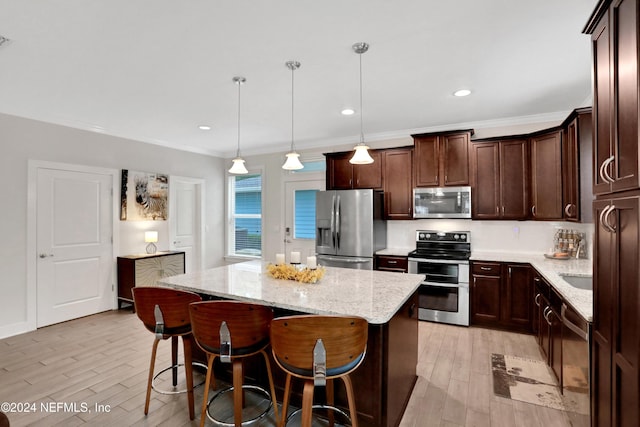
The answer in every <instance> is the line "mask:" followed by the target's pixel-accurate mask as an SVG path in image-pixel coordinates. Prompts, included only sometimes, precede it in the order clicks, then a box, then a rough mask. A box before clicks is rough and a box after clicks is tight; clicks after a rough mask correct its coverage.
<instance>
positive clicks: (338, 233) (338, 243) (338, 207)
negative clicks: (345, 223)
mask: <svg viewBox="0 0 640 427" xmlns="http://www.w3.org/2000/svg"><path fill="white" fill-rule="evenodd" d="M341 226H342V218H340V195H338V203H337V205H336V241H337V242H336V243H337V246H336V249H340V229H341V228H342V227H341Z"/></svg>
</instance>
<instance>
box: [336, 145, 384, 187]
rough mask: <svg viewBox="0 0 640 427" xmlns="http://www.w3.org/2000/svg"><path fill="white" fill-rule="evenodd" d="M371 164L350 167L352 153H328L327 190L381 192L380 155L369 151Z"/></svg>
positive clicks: (375, 151)
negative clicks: (358, 189) (368, 189)
mask: <svg viewBox="0 0 640 427" xmlns="http://www.w3.org/2000/svg"><path fill="white" fill-rule="evenodd" d="M369 154H370V155H371V157H373V163H371V164H368V165H352V164H351V163H349V160H350V159H351V157H353V152H352V151H349V152H346V153H344V152H342V153H330V154H326V157H327V190H349V189H352V188H372V189H375V190H382V154H381V152H380V151H378V150H369Z"/></svg>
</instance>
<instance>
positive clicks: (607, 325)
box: [585, 0, 640, 427]
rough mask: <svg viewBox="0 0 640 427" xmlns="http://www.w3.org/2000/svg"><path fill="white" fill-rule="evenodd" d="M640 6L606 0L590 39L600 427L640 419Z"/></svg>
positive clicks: (595, 393) (595, 395)
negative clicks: (639, 63) (639, 152)
mask: <svg viewBox="0 0 640 427" xmlns="http://www.w3.org/2000/svg"><path fill="white" fill-rule="evenodd" d="M639 15H640V0H601V1H600V2H599V3H598V5H597V6H596V9H595V11H594V12H593V14H592V16H591V18H590V19H589V22H588V23H587V26H586V27H585V32H586V33H588V34H591V42H592V51H593V84H594V88H593V102H594V106H593V107H594V108H593V124H594V146H593V151H594V153H593V159H594V163H593V168H594V170H593V190H594V194H595V195H596V200H595V201H594V204H593V207H594V220H595V221H596V227H595V232H596V236H595V246H594V283H593V299H594V318H593V328H592V340H591V370H592V396H591V402H592V420H593V425H595V426H634V427H636V426H637V425H638V420H639V419H640V369H639V368H640V247H639V245H640V180H639V177H640V174H639V169H638V146H639V145H640V140H639V139H638V135H639V130H640V129H639V111H638V108H639V107H638V102H639V101H640V97H639V93H640V78H639V75H638V71H639V69H638V56H639V55H638V53H639V48H640V43H639V39H640V36H639V28H638V26H639V25H640V20H639Z"/></svg>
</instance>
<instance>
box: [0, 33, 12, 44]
mask: <svg viewBox="0 0 640 427" xmlns="http://www.w3.org/2000/svg"><path fill="white" fill-rule="evenodd" d="M10 41H11V39H8V38H6V37H5V36H3V35H0V46H2V45H3V44H5V43H9V42H10Z"/></svg>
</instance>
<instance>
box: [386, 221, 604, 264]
mask: <svg viewBox="0 0 640 427" xmlns="http://www.w3.org/2000/svg"><path fill="white" fill-rule="evenodd" d="M559 229H571V230H577V231H578V232H580V233H585V235H586V241H587V257H588V258H591V253H592V246H593V234H594V225H593V224H578V223H570V222H563V221H557V222H556V221H553V222H550V221H472V220H468V219H422V220H415V221H387V247H388V248H412V247H415V239H416V230H442V231H456V230H460V231H471V251H472V252H473V251H482V252H521V253H537V254H542V253H545V252H549V250H550V249H551V248H553V245H554V236H555V234H556V232H557V231H558V230H559Z"/></svg>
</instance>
